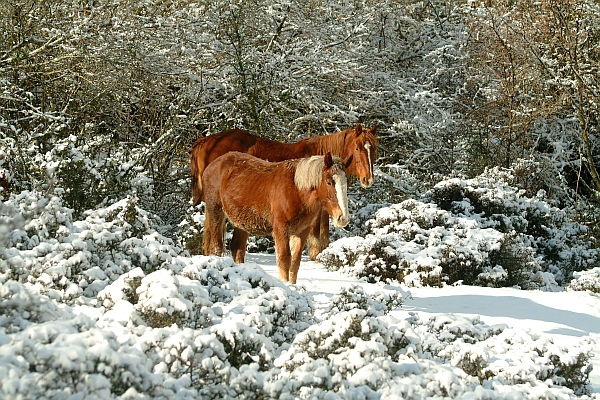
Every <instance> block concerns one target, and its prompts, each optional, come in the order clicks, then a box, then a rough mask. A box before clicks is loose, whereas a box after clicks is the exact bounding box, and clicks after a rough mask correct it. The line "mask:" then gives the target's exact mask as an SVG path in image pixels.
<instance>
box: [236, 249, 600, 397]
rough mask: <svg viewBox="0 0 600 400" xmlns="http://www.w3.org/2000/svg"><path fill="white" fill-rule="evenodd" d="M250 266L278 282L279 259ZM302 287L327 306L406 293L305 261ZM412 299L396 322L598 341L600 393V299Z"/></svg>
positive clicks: (476, 293) (503, 292)
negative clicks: (357, 291)
mask: <svg viewBox="0 0 600 400" xmlns="http://www.w3.org/2000/svg"><path fill="white" fill-rule="evenodd" d="M246 261H247V262H255V263H257V264H258V265H259V266H260V267H261V268H263V269H264V270H265V271H266V272H268V273H269V274H271V275H273V276H275V277H278V274H279V273H278V271H277V265H276V261H275V256H274V255H272V254H251V253H248V254H247V257H246ZM298 284H299V285H304V287H306V289H307V290H308V292H309V293H311V294H312V295H313V296H314V301H315V303H316V304H317V306H318V305H319V303H326V302H327V300H328V298H329V297H331V296H332V295H333V294H336V293H339V291H340V289H341V288H342V287H344V286H349V285H352V284H360V285H361V286H363V287H364V288H365V290H366V291H367V292H376V291H382V290H399V291H402V292H404V291H406V290H407V289H406V288H400V287H394V286H390V285H382V284H369V283H365V282H360V281H358V280H356V279H355V278H352V277H350V276H346V275H343V274H340V273H338V272H330V271H327V270H325V268H324V267H323V265H322V264H320V263H317V262H312V261H310V260H308V258H305V259H304V260H303V262H302V264H301V266H300V271H299V272H298ZM409 290H410V292H411V294H412V299H408V300H406V301H405V303H404V305H403V306H402V308H401V309H399V310H396V311H393V312H392V315H394V316H395V317H397V318H399V319H400V318H401V319H404V318H407V317H408V316H409V312H416V313H418V314H419V316H420V318H421V320H423V321H427V320H428V319H429V317H430V316H432V315H435V314H447V313H453V314H459V315H464V316H468V317H474V316H480V317H481V320H482V321H483V322H485V323H486V324H488V325H494V324H500V323H503V324H507V325H508V326H510V327H513V328H520V329H524V330H531V331H534V332H540V333H543V334H547V335H550V336H552V337H553V338H554V341H555V343H560V344H563V345H565V346H568V345H569V343H577V342H579V341H580V340H581V339H582V338H583V337H585V336H588V335H591V336H592V337H594V338H596V340H597V342H596V346H595V356H594V358H593V359H592V365H593V366H594V370H593V371H592V374H591V376H590V380H591V384H592V387H593V391H594V392H596V393H600V296H595V295H591V294H589V293H587V292H559V293H549V292H541V291H527V290H518V289H512V288H500V289H492V288H483V287H476V286H457V287H446V288H443V289H439V288H411V289H409Z"/></svg>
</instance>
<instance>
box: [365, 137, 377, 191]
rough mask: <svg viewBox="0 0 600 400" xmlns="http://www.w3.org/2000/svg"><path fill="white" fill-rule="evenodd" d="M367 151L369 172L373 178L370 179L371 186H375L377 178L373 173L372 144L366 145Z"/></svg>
mask: <svg viewBox="0 0 600 400" xmlns="http://www.w3.org/2000/svg"><path fill="white" fill-rule="evenodd" d="M365 149H367V154H368V155H369V172H371V178H370V179H369V184H371V185H372V184H373V178H374V177H375V173H374V172H373V163H372V162H371V143H365Z"/></svg>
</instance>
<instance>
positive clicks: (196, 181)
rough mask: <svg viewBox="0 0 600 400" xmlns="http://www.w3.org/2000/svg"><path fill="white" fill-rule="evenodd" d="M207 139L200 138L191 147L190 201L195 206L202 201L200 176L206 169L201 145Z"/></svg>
mask: <svg viewBox="0 0 600 400" xmlns="http://www.w3.org/2000/svg"><path fill="white" fill-rule="evenodd" d="M207 139H208V137H201V138H199V139H198V140H196V141H195V142H194V144H193V145H192V151H191V155H190V170H191V171H192V201H193V203H192V204H193V206H194V207H195V206H197V205H198V204H200V202H201V201H202V174H203V173H204V169H205V168H206V161H205V157H204V151H203V145H204V143H205V142H206V140H207Z"/></svg>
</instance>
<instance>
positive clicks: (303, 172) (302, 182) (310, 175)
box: [294, 156, 346, 190]
mask: <svg viewBox="0 0 600 400" xmlns="http://www.w3.org/2000/svg"><path fill="white" fill-rule="evenodd" d="M324 165H325V157H324V156H312V157H308V158H303V159H302V160H300V162H298V166H297V167H296V173H295V174H294V183H295V184H296V187H297V188H298V189H300V190H303V189H315V188H317V187H319V185H320V184H321V176H322V172H323V166H324ZM333 173H334V174H336V173H337V174H340V175H342V174H343V177H344V178H345V177H346V172H345V170H344V163H343V162H342V159H341V158H339V157H333Z"/></svg>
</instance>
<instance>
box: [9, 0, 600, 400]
mask: <svg viewBox="0 0 600 400" xmlns="http://www.w3.org/2000/svg"><path fill="white" fill-rule="evenodd" d="M599 46H600V5H598V4H597V2H596V1H593V0H542V1H532V0H531V1H530V0H516V1H512V0H498V1H496V0H482V1H478V0H462V1H441V0H427V1H415V0H406V1H400V0H387V1H366V0H365V1H345V0H344V1H342V0H339V1H335V0H331V1H312V0H311V1H261V0H255V1H249V0H234V1H221V0H213V1H201V0H200V1H196V2H194V1H187V0H172V1H151V0H148V1H143V0H77V1H75V0H47V1H38V0H0V398H2V397H3V398H7V399H8V398H10V399H13V398H14V399H19V398H23V399H29V398H48V399H84V398H85V399H93V398H98V399H112V398H122V399H145V398H147V399H150V398H158V399H160V398H165V399H166V398H181V399H183V398H214V399H224V398H231V399H233V398H248V399H255V398H273V399H308V398H311V399H338V398H339V399H380V398H381V399H401V398H402V399H425V398H462V399H572V398H581V399H586V398H596V399H597V398H600V375H598V374H597V371H598V369H600V366H597V365H593V364H596V363H597V361H598V360H599V358H598V356H599V352H600V344H599V343H600V342H599V340H600V339H599V338H598V336H597V334H598V333H600V324H598V326H597V328H595V329H594V328H593V327H592V328H591V329H587V328H586V329H587V330H585V331H582V332H579V333H578V335H577V337H575V336H572V337H570V339H569V340H568V341H567V342H566V344H565V343H564V342H561V341H559V340H557V338H556V337H555V336H552V335H547V334H545V333H540V332H539V331H536V327H535V326H531V327H528V328H527V329H524V328H522V327H520V326H509V324H506V323H504V324H503V323H492V322H487V321H486V320H485V319H484V318H479V317H478V316H465V315H461V313H457V312H455V311H454V310H450V309H449V310H444V309H443V307H441V308H442V309H441V310H439V311H440V312H439V313H436V314H434V315H431V316H428V317H427V318H425V317H424V314H423V313H421V314H420V313H419V312H418V311H414V312H412V311H410V310H411V307H412V306H411V304H412V303H411V301H413V302H414V301H415V300H416V298H417V297H418V294H419V293H425V292H424V291H427V293H429V294H431V293H434V294H433V296H435V293H440V296H442V293H448V291H450V292H451V293H454V294H456V293H461V290H464V291H465V293H466V292H467V291H468V290H471V289H468V288H478V290H481V291H484V290H487V291H489V292H490V293H515V292H517V291H528V292H531V293H537V294H539V298H540V299H542V298H544V299H547V298H548V297H545V296H561V297H559V298H561V299H563V298H564V299H567V298H568V299H571V300H573V301H576V302H577V303H579V302H580V303H581V307H584V306H585V310H586V311H581V313H583V314H584V315H585V314H587V316H588V317H589V318H588V321H592V323H591V324H592V325H593V323H594V322H595V321H598V322H600V297H599V293H600V261H599V257H600V253H599V249H600V246H599V245H598V243H597V240H596V238H597V237H598V236H599V233H600V226H599V221H600V174H599V168H598V167H597V164H598V163H600V141H599V136H598V135H599V131H598V130H599V128H600V120H598V118H597V115H598V111H599V110H598V108H599V106H600V78H599V77H600V71H599V70H598V69H599V67H600V47H599ZM357 123H361V124H362V125H363V126H366V127H371V126H374V125H377V127H378V150H377V160H376V167H377V170H376V174H377V181H376V183H375V185H374V186H373V187H371V188H369V189H365V188H361V187H360V186H359V185H358V184H357V183H354V184H353V185H351V186H349V198H350V209H351V222H350V224H349V225H348V226H347V227H346V228H345V229H334V228H332V230H331V234H332V243H331V245H330V246H329V247H328V248H327V249H325V250H324V251H323V252H322V253H321V254H320V255H319V258H318V262H315V263H305V264H303V266H304V268H303V266H301V267H300V271H299V281H298V284H297V285H289V284H286V283H283V282H281V281H279V280H278V279H277V275H276V273H274V272H272V271H271V270H270V267H271V266H272V262H270V261H266V262H262V264H261V262H255V261H248V262H246V263H244V264H240V265H236V264H234V263H233V260H232V259H231V258H230V257H215V256H210V255H207V256H205V255H202V254H201V249H202V237H203V236H202V233H203V230H202V229H203V221H204V211H203V208H202V205H200V206H197V207H192V206H191V202H190V175H189V174H190V171H189V151H190V148H191V145H192V143H193V142H194V140H196V139H197V138H198V137H200V136H203V135H210V134H215V133H218V132H220V131H221V130H224V129H229V128H233V127H237V128H243V129H246V130H248V131H250V132H252V133H254V134H257V135H260V136H263V137H268V138H271V139H275V140H280V141H286V142H291V141H297V140H299V139H301V138H304V137H308V136H315V135H325V134H328V133H333V132H336V131H338V130H341V129H346V128H349V127H353V126H355V125H356V124H357ZM248 249H249V251H250V252H252V253H254V254H262V255H264V257H266V259H267V260H270V259H269V258H268V257H270V256H271V255H272V253H273V251H274V249H273V243H272V241H271V240H270V239H269V238H268V237H267V238H252V239H251V241H250V243H249V248H248ZM309 264H310V268H316V269H315V270H314V271H320V272H313V274H312V275H310V276H309V275H304V276H303V270H306V269H307V268H308V267H309ZM306 274H308V272H306ZM332 276H338V277H340V279H341V280H343V281H348V282H352V284H349V285H347V286H344V287H341V288H339V290H338V288H337V287H336V291H335V292H331V291H327V290H325V289H324V287H325V286H327V283H326V282H317V280H318V279H332V278H331V277H332ZM309 277H310V278H311V279H308V278H309ZM333 286H335V285H333ZM411 290H412V292H411ZM432 291H433V292H432ZM478 293H480V292H478ZM532 296H533V295H532ZM540 301H542V300H540ZM577 307H579V305H578V306H576V307H575V308H573V309H570V311H569V312H570V313H572V314H573V313H575V311H573V310H574V309H575V310H579V309H578V308H577ZM582 310H583V308H582ZM577 312H579V311H577ZM560 315H566V313H560ZM422 316H423V317H422ZM586 326H587V325H586ZM594 366H596V370H593V369H592V367H594Z"/></svg>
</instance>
